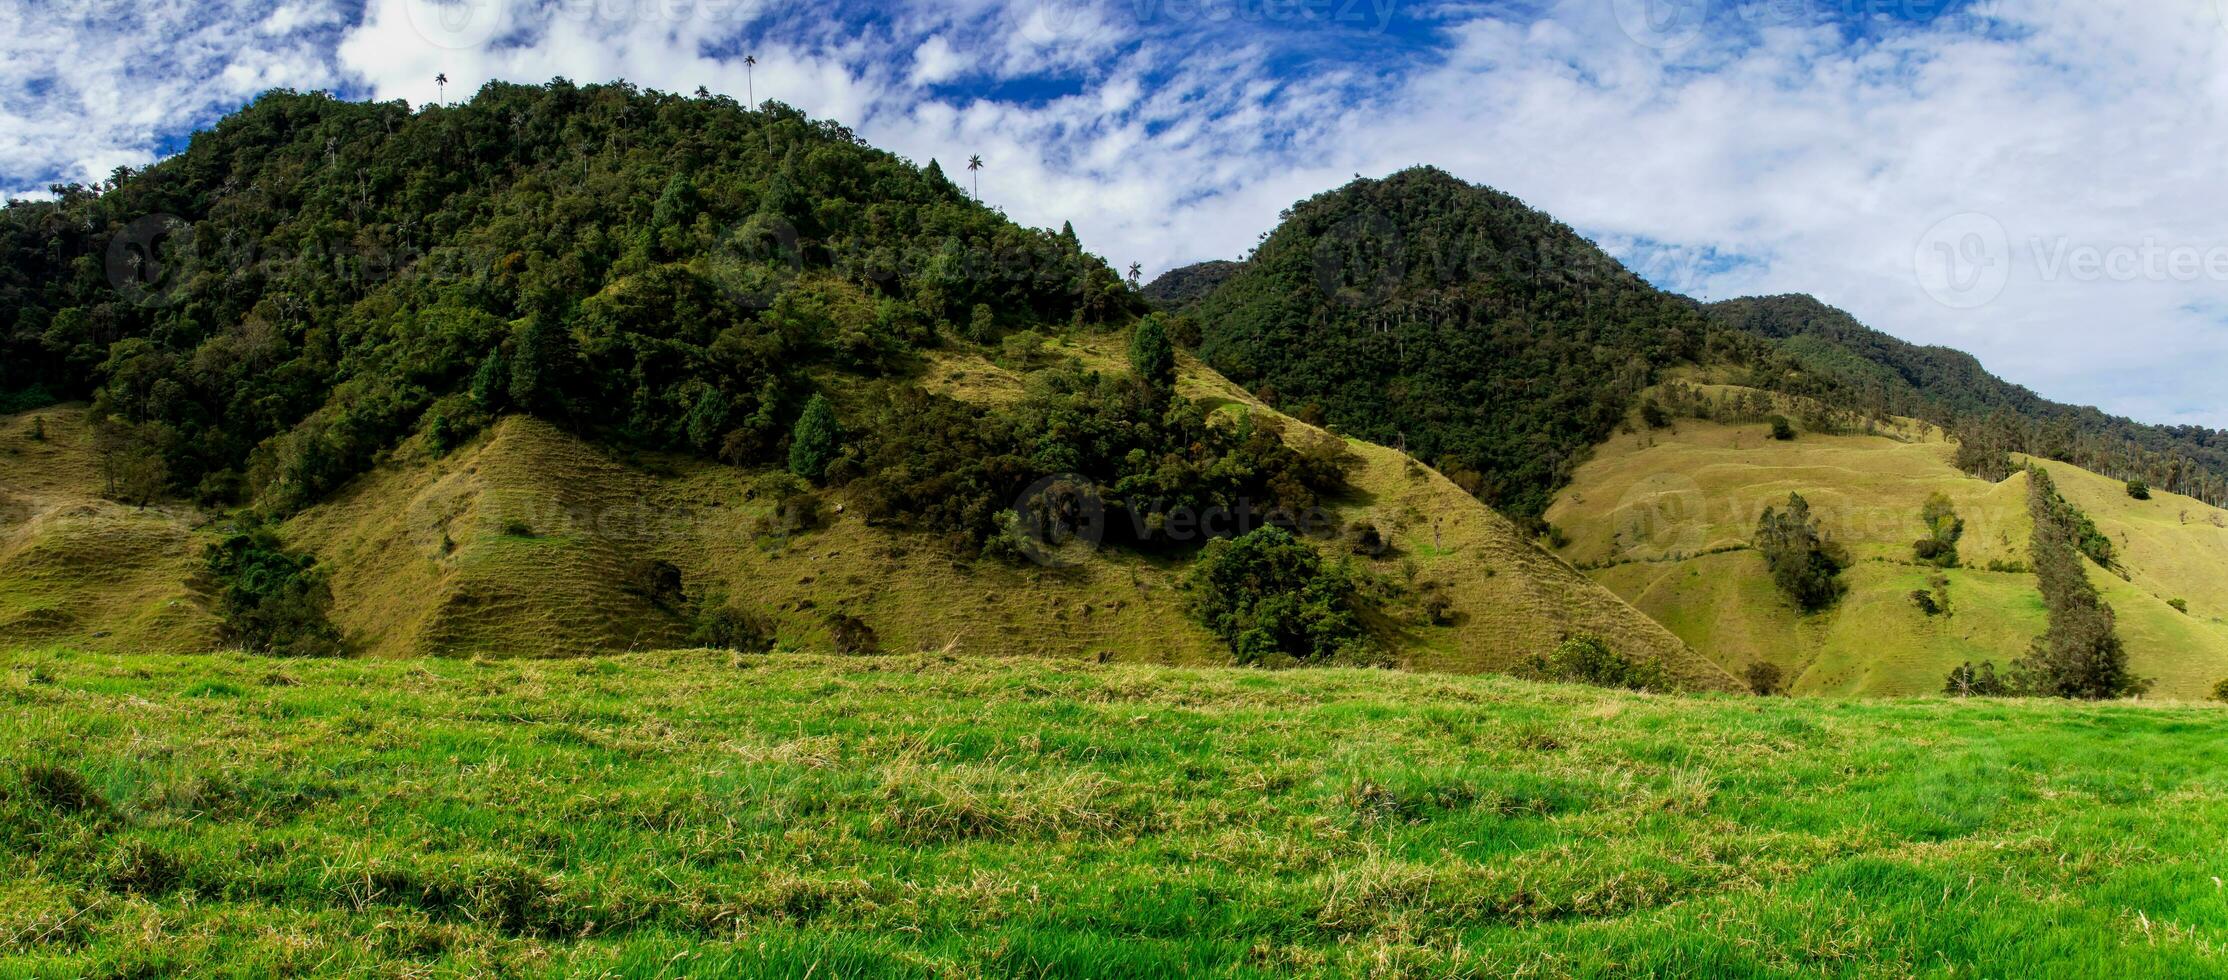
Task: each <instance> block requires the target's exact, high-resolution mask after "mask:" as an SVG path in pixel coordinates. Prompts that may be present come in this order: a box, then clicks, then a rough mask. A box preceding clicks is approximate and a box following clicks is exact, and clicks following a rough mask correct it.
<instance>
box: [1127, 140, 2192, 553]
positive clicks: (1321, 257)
mask: <svg viewBox="0 0 2228 980" xmlns="http://www.w3.org/2000/svg"><path fill="white" fill-rule="evenodd" d="M1147 294H1148V296H1149V297H1153V298H1154V299H1155V301H1156V302H1157V303H1159V304H1160V305H1162V306H1163V307H1164V308H1168V309H1173V310H1177V311H1180V312H1181V313H1182V314H1183V315H1184V316H1185V317H1186V318H1187V319H1188V321H1189V323H1188V324H1187V325H1186V327H1185V328H1184V329H1183V330H1182V331H1180V333H1181V334H1182V335H1184V336H1187V337H1188V336H1193V335H1196V339H1197V348H1198V351H1199V353H1200V355H1201V356H1202V357H1203V358H1205V359H1206V360H1207V361H1208V362H1209V363H1210V364H1213V365H1214V366H1215V367H1216V368H1217V369H1218V370H1220V371H1222V372H1224V373H1225V374H1227V375H1229V376H1230V377H1231V378H1232V379H1234V380H1237V381H1239V382H1240V383H1243V384H1246V385H1248V386H1250V387H1253V388H1255V389H1256V390H1257V391H1258V392H1259V393H1260V394H1262V395H1263V396H1264V397H1266V398H1268V399H1269V400H1271V401H1272V402H1274V403H1275V404H1278V405H1280V406H1282V407H1284V408H1285V409H1286V410H1288V411H1291V412H1294V413H1295V414H1297V415H1299V416H1301V417H1303V418H1309V419H1320V420H1322V421H1324V422H1326V423H1328V424H1330V425H1333V426H1336V427H1338V428H1340V429H1343V430H1345V431H1348V432H1352V433H1354V434H1356V435H1360V436H1362V437H1364V438H1369V439H1372V440H1377V441H1382V442H1387V443H1393V444H1400V445H1404V446H1406V447H1407V448H1408V449H1409V450H1410V451H1412V452H1414V453H1415V454H1417V455H1418V456H1419V457H1421V458H1424V459H1428V460H1431V461H1433V462H1435V463H1437V464H1438V465H1439V466H1440V467H1441V468H1442V469H1443V470H1445V471H1446V472H1448V473H1449V474H1450V475H1451V476H1453V477H1454V478H1455V479H1456V480H1457V482H1459V483H1461V484H1463V485H1464V486H1466V487H1470V488H1472V489H1473V490H1474V491H1475V492H1477V493H1478V494H1479V495H1480V496H1481V497H1483V498H1484V499H1485V500H1487V501H1488V502H1490V503H1493V504H1494V505H1495V506H1497V507H1500V508H1502V509H1504V510H1507V511H1509V512H1510V513H1512V514H1515V515H1518V516H1521V517H1525V518H1531V517H1536V516H1537V515H1539V514H1540V513H1542V512H1543V511H1544V510H1545V508H1546V506H1547V503H1548V501H1549V500H1551V499H1552V498H1553V495H1554V494H1555V492H1556V491H1557V490H1558V489H1560V488H1561V487H1562V486H1564V485H1565V484H1566V483H1567V482H1568V480H1569V477H1570V474H1571V472H1572V470H1573V469H1574V468H1575V467H1576V466H1577V465H1578V464H1580V463H1582V462H1583V461H1584V460H1585V458H1586V457H1587V455H1588V453H1589V452H1590V450H1591V447H1592V446H1593V445H1594V444H1596V443H1598V442H1599V441H1601V439H1602V438H1604V437H1605V436H1607V435H1608V434H1609V433H1610V432H1611V431H1612V430H1613V429H1615V428H1616V427H1617V426H1619V425H1620V424H1622V423H1623V422H1624V421H1625V418H1626V414H1627V413H1628V412H1629V411H1630V410H1631V409H1632V408H1633V407H1634V405H1635V404H1636V399H1637V397H1638V393H1639V392H1640V391H1642V390H1643V389H1645V388H1647V387H1649V386H1650V385H1652V384H1654V383H1655V382H1656V381H1657V380H1659V379H1660V378H1661V377H1662V376H1663V372H1664V371H1665V369H1667V368H1672V367H1676V366H1680V365H1686V366H1691V367H1696V368H1707V369H1709V370H1710V371H1712V372H1714V373H1716V374H1719V375H1721V376H1722V375H1725V374H1726V373H1727V372H1728V371H1730V372H1732V377H1733V378H1735V379H1736V380H1739V381H1740V382H1741V383H1743V384H1744V385H1747V386H1751V387H1755V388H1759V389H1764V390H1768V391H1774V392H1779V393H1783V394H1788V395H1795V396H1800V397H1803V398H1806V399H1812V400H1814V401H1815V402H1817V403H1821V404H1823V405H1825V406H1828V407H1829V408H1830V409H1831V410H1833V411H1836V412H1840V413H1845V414H1847V415H1848V416H1850V417H1851V418H1852V419H1855V418H1871V419H1873V420H1875V421H1877V422H1884V421H1886V419H1887V418H1888V416H1890V415H1901V416H1908V417H1914V418H1920V419H1924V420H1926V421H1929V422H1932V423H1934V424H1937V425H1941V426H1944V427H1947V428H1950V429H1953V430H1955V431H1957V432H1958V433H1959V434H1961V435H1962V436H1964V437H1965V439H1966V441H1967V442H1968V443H1972V444H1974V445H1975V446H1976V448H1977V451H1982V452H1985V453H1992V454H1994V456H1995V457H1996V458H1999V459H2000V458H2002V456H2003V455H2004V454H2006V453H2012V452H2019V453H2028V454H2031V455H2035V456H2040V457H2043V458H2046V459H2055V460H2063V461H2068V462H2075V463H2077V464H2079V465H2082V466H2084V467H2087V468H2089V469H2093V470H2096V471H2098V472H2103V473H2109V474H2112V475H2115V476H2120V477H2121V478H2123V479H2144V480H2147V481H2149V482H2150V483H2152V484H2154V485H2157V486H2160V487H2163V488H2165V489H2168V490H2172V491H2174V492H2178V493H2185V494H2188V495H2190V496H2192V497H2196V498H2198V499H2202V500H2206V501H2208V502H2212V503H2216V504H2228V433H2224V432H2220V431H2216V430H2211V429H2204V428H2198V427H2188V426H2181V427H2169V426H2155V425H2144V424H2141V423H2137V422H2134V421H2131V420H2128V419H2124V418H2117V417H2113V416H2109V415H2106V414H2105V413H2103V412H2100V411H2098V410H2096V409H2093V408H2080V407H2075V406H2069V405H2064V404H2060V403H2057V402H2052V401H2049V400H2047V399H2044V398H2042V397H2040V396H2038V395H2036V394H2035V393H2034V392H2031V391H2028V390H2027V389H2025V388H2021V387H2019V386H2017V385H2013V384H2010V383H2008V382H2005V381H2003V380H2001V379H1999V378H1996V377H1995V376H1993V375H1991V374H1989V373H1988V372H1987V370H1985V369H1984V368H1983V367H1982V366H1981V364H1980V362H1979V361H1978V360H1976V359H1974V358H1973V357H1972V356H1971V355H1968V354H1965V353H1962V352H1959V351H1954V350H1949V349H1946V348H1940V347H1920V346H1916V345H1913V344H1909V343H1906V342H1904V341H1900V340H1897V339H1895V338H1894V337H1891V336H1889V335H1887V334H1884V333H1881V332H1880V331H1877V330H1873V329H1871V328H1868V327H1866V326H1864V325H1863V324H1861V323H1858V322H1857V321H1856V320H1855V319H1854V318H1852V317H1850V316H1849V315H1848V314H1846V313H1844V312H1842V311H1840V310H1836V309H1833V308H1831V307H1828V306H1826V305H1824V304H1822V303H1820V302H1818V301H1817V300H1815V299H1812V298H1810V297H1807V296H1777V297H1764V298H1752V299H1738V300H1730V301H1726V302H1721V303H1716V304H1711V305H1708V306H1704V305H1702V304H1699V303H1697V302H1695V301H1693V300H1691V299H1689V298H1687V297H1684V296H1677V295H1674V294H1670V293H1666V292H1663V291H1661V290H1658V289H1655V288H1654V287H1652V286H1650V285H1648V284H1647V283H1646V282H1644V281H1642V280H1641V279H1640V278H1639V277H1638V276H1636V275H1634V274H1633V273H1631V272H1630V271H1629V270H1627V269H1626V268H1625V267H1624V266H1623V265H1621V264H1619V263H1618V262H1617V261H1616V260H1615V259H1613V258H1611V257H1610V256H1609V255H1607V254H1606V253H1604V252H1602V251H1601V250H1600V249H1599V248H1597V247H1595V246H1594V245H1593V243H1591V242H1589V241H1587V240H1586V239H1585V238H1583V237H1582V236H1580V235H1578V234H1577V233H1576V232H1574V231H1572V230H1571V229H1570V228H1569V227H1567V226H1565V225H1563V224H1561V223H1560V222H1557V221H1555V220H1554V219H1553V218H1551V217H1549V216H1547V215H1545V214H1543V213H1541V212H1539V211H1536V210H1533V209H1531V208H1529V207H1527V206H1525V205H1524V204H1523V203H1522V202H1521V201H1518V200H1517V199H1515V198H1512V197H1510V196H1508V195H1506V194H1502V193H1500V192H1497V191H1494V190H1491V189H1489V188H1485V187H1479V186H1474V185H1471V184H1467V183H1464V182H1462V181H1460V180H1458V179H1456V178H1454V177H1452V176H1449V175H1448V174H1446V173H1444V172H1441V171H1438V170H1435V169H1431V168H1428V167H1426V168H1417V169H1413V170H1408V171H1403V172H1401V173H1398V174H1394V175H1393V176H1391V177H1388V178H1386V179H1383V180H1359V181H1356V182H1354V183H1352V184H1349V185H1347V186H1346V187H1344V188H1341V189H1339V190H1337V191H1333V192H1331V193H1327V194H1323V195H1320V196H1318V197H1315V198H1312V199H1309V200H1307V201H1303V202H1301V203H1299V204H1298V205H1295V206H1294V207H1293V208H1292V210H1290V211H1289V212H1287V214H1286V215H1285V219H1284V221H1283V223H1282V224H1281V225H1280V226H1279V227H1278V228H1277V229H1276V230H1275V231H1274V232H1273V233H1271V234H1270V236H1269V237H1268V239H1267V240H1266V241H1265V242H1264V243H1263V244H1262V246H1261V248H1260V249H1259V251H1258V252H1257V253H1256V254H1255V255H1254V256H1253V257H1252V259H1251V260H1250V261H1248V262H1244V263H1228V262H1218V263H1208V264H1204V265H1201V266H1193V267H1188V268H1183V269H1176V270H1172V271H1171V272H1169V273H1167V274H1165V275H1163V276H1162V277H1161V278H1160V279H1159V280H1158V281H1156V282H1155V283H1154V284H1153V285H1152V286H1151V287H1149V288H1148V290H1147Z"/></svg>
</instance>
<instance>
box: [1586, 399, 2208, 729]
mask: <svg viewBox="0 0 2228 980" xmlns="http://www.w3.org/2000/svg"><path fill="white" fill-rule="evenodd" d="M1702 390H1705V391H1711V392H1716V393H1718V394H1720V395H1722V394H1726V393H1730V392H1733V391H1737V390H1738V389H1728V388H1723V387H1714V388H1713V387H1708V386H1705V387H1704V388H1703V389H1702ZM1778 407H1779V408H1781V409H1783V410H1784V411H1786V412H1787V413H1788V414H1791V415H1792V414H1799V413H1800V411H1801V407H1800V406H1799V405H1797V404H1795V403H1793V402H1790V401H1785V400H1783V401H1781V403H1780V404H1779V406H1778ZM1955 454H1956V446H1955V444H1954V443H1952V442H1949V441H1946V440H1945V438H1944V436H1943V435H1942V433H1941V432H1940V430H1938V429H1935V428H1933V427H1931V426H1927V425H1924V424H1923V423H1913V422H1909V421H1904V422H1902V423H1900V424H1898V425H1895V426H1890V427H1886V428H1881V429H1879V430H1878V432H1877V434H1873V435H1863V434H1854V433H1852V434H1845V435H1831V434H1818V433H1808V432H1806V433H1803V434H1801V435H1800V436H1799V437H1798V438H1796V439H1794V440H1791V441H1778V440H1774V439H1772V438H1771V437H1770V435H1769V433H1768V431H1767V427H1766V426H1765V425H1762V424H1729V423H1720V422H1712V421H1707V420H1701V419H1694V418H1680V419H1677V420H1676V421H1675V422H1674V423H1673V424H1671V425H1670V426H1668V427H1666V428H1663V429H1647V428H1646V427H1645V426H1641V427H1638V429H1637V430H1636V431H1634V432H1631V433H1628V434H1624V435H1620V436H1618V437H1616V438H1613V439H1611V440H1610V441H1608V442H1606V443H1604V444H1603V445H1601V446H1600V447H1598V448H1597V450H1596V451H1595V453H1594V455H1593V458H1592V459H1591V461H1589V462H1588V463H1587V464H1586V465H1584V466H1582V467H1580V468H1579V470H1578V472H1577V474H1576V476H1575V478H1574V480H1573V482H1572V485H1571V486H1570V488H1569V489H1568V490H1566V491H1565V492H1564V493H1563V494H1562V495H1561V496H1560V497H1559V498H1558V500H1557V501H1556V504H1555V506H1554V507H1553V508H1551V509H1550V510H1549V511H1548V514H1547V517H1548V520H1549V521H1550V522H1552V523H1553V524H1554V525H1555V526H1556V527H1557V528H1558V529H1560V530H1561V531H1562V533H1564V534H1565V535H1567V536H1568V539H1569V544H1568V545H1567V546H1566V547H1564V548H1562V549H1561V551H1560V553H1561V554H1562V555H1563V556H1564V557H1566V558H1568V559H1569V560H1571V561H1572V562H1574V563H1577V564H1578V565H1579V566H1580V567H1582V568H1586V569H1588V570H1589V574H1590V575H1592V577H1593V578H1594V579H1595V580H1596V581H1598V582H1601V583H1602V584H1603V585H1606V586H1608V587H1609V588H1610V589H1611V590H1612V591H1614V592H1616V593H1617V594H1618V595H1620V596H1623V597H1624V598H1625V599H1627V600H1628V601H1631V602H1632V603H1633V604H1634V605H1636V606H1638V607H1640V609H1641V610H1643V611H1645V612H1647V613H1648V614H1649V615H1650V616H1652V617H1654V618H1655V619H1656V620H1657V621H1659V622H1661V623H1663V624H1664V625H1665V626H1666V627H1668V628H1670V629H1671V631H1672V632H1674V633H1677V634H1678V635H1679V637H1680V638H1681V639H1683V640H1685V641H1686V642H1687V643H1688V644H1690V645H1692V646H1693V647H1694V648H1695V649H1696V650H1699V651H1702V652H1703V653H1704V654H1705V655H1707V656H1709V657H1711V658H1712V659H1714V660H1716V661H1718V662H1719V663H1720V664H1722V665H1724V666H1725V667H1727V668H1728V669H1729V670H1732V671H1734V672H1736V673H1737V672H1740V671H1741V670H1743V669H1745V668H1746V666H1747V665H1748V664H1751V663H1755V662H1758V661H1764V662H1769V663H1772V664H1775V665H1777V666H1779V667H1781V668H1782V669H1784V670H1785V671H1786V673H1787V676H1788V677H1789V678H1791V679H1792V682H1793V686H1794V690H1796V691H1797V692H1801V693H1814V694H1838V695H1885V696H1898V695H1914V694H1929V693H1935V692H1938V691H1940V690H1941V687H1942V683H1943V678H1944V677H1945V676H1946V675H1947V674H1948V672H1949V671H1950V670H1951V669H1952V668H1955V667H1957V666H1958V665H1959V664H1962V663H1965V662H1968V661H1970V662H1975V663H1978V662H1983V661H1993V662H1995V663H1996V664H1998V665H1999V666H2001V665H2007V664H2009V663H2010V662H2012V661H2013V660H2016V659H2018V658H2019V657H2020V656H2022V655H2023V654H2024V653H2025V652H2026V649H2027V647H2028V645H2029V644H2030V643H2031V642H2032V641H2033V640H2034V639H2035V638H2036V637H2038V636H2040V635H2042V632H2043V630H2044V626H2045V623H2044V612H2043V605H2042V602H2041V599H2040V597H2039V596H2038V595H2037V592H2036V582H2035V578H2034V576H2033V575H2031V574H2028V573H2027V571H2026V567H2025V566H2026V565H2027V563H2028V541H2029V537H2030V536H2031V535H2032V533H2033V520H2032V518H2031V517H2030V516H2029V514H2028V511H2027V490H2026V479H2025V477H2024V476H2023V475H2015V476H2013V477H2012V478H2011V479H2009V480H2006V481H2004V482H2003V483H2000V484H1999V483H1990V482H1987V481H1985V480H1980V479H1975V478H1973V477H1971V476H1969V475H1967V474H1965V473H1963V472H1961V471H1959V470H1958V469H1957V468H1956V467H1955V466H1954V465H1953V457H1954V456H1955ZM2035 462H2038V463H2039V464H2040V465H2044V466H2047V467H2048V468H2049V470H2050V471H2051V473H2052V474H2053V475H2054V476H2056V477H2057V480H2058V482H2059V484H2060V485H2061V487H2062V488H2063V489H2062V492H2064V493H2065V494H2066V495H2067V497H2068V499H2070V500H2072V501H2074V503H2075V504H2076V505H2077V506H2079V507H2081V508H2082V509H2083V511H2085V512H2086V513H2087V514H2088V515H2089V516H2090V517H2091V518H2092V519H2093V520H2095V521H2096V523H2097V525H2098V527H2099V528H2100V529H2102V530H2103V531H2104V533H2105V534H2107V535H2108V536H2110V537H2112V538H2113V540H2114V541H2115V542H2116V543H2117V544H2119V545H2120V548H2119V551H2120V559H2119V560H2120V563H2121V565H2122V570H2123V571H2125V572H2126V573H2127V574H2128V580H2127V581H2122V580H2121V579H2120V578H2118V577H2117V576H2115V575H2113V574H2111V573H2108V572H2106V571H2104V570H2102V569H2096V568H2092V569H2091V572H2090V579H2091V580H2092V581H2093V582H2094V583H2095V584H2096V585H2097V586H2098V587H2099V588H2100V589H2102V590H2103V592H2104V596H2105V599H2106V601H2107V602H2108V603H2109V604H2110V605H2111V606H2112V607H2113V609H2114V610H2115V611H2116V612H2117V613H2118V614H2119V622H2120V632H2121V635H2122V637H2123V638H2124V639H2125V640H2126V642H2127V645H2128V649H2129V653H2130V657H2131V660H2132V663H2133V666H2134V669H2135V672H2136V673H2137V674H2138V675H2139V676H2142V677H2147V678H2154V679H2156V680H2157V682H2158V683H2157V687H2156V689H2155V692H2154V693H2155V694H2157V695H2159V696H2163V697H2169V698H2181V699H2190V700H2195V699H2200V698H2204V697H2206V696H2208V695H2209V694H2210V692H2211V691H2212V688H2213V686H2214V685H2215V684H2216V683H2218V682H2219V681H2221V680H2222V679H2224V678H2228V622H2224V621H2223V619H2222V618H2221V614H2220V613H2219V612H2217V611H2216V612H2212V613H2208V612H2207V611H2206V610H2207V609H2208V608H2211V609H2214V610H2218V609H2219V608H2220V607H2219V606H2218V605H2209V604H2211V603H2217V602H2219V601H2220V600H2219V598H2218V597H2219V595H2220V591H2219V590H2220V589H2221V588H2222V586H2221V584H2220V583H2221V581H2222V576H2221V575H2220V574H2219V570H2220V569H2223V568H2228V550H2224V549H2228V529H2224V528H2223V527H2221V526H2219V524H2216V523H2215V522H2216V521H2218V522H2220V524H2228V512H2222V511H2220V510H2217V509H2215V508H2211V507H2208V506H2205V505H2203V504H2201V503H2198V502H2197V501H2195V500H2192V499H2189V498H2186V497H2180V496H2177V495H2173V494H2165V493H2160V494H2156V495H2154V497H2153V499H2151V500H2149V501H2137V500H2134V499H2131V498H2130V497H2129V495H2128V493H2127V491H2126V486H2125V484H2124V483H2121V482H2119V481H2114V480H2108V479H2106V478H2103V477H2100V476H2097V475H2096V474H2093V473H2089V472H2087V471H2084V470H2081V469H2079V468H2078V467H2074V466H2071V465H2069V464H2064V463H2054V462H2048V461H2035ZM1790 493H1799V494H1801V495H1802V496H1803V497H1804V498H1805V499H1807V500H1808V501H1810V503H1811V505H1812V506H1813V508H1814V509H1815V512H1816V513H1817V514H1818V515H1819V519H1820V522H1821V524H1822V525H1823V527H1824V528H1825V529H1826V530H1827V531H1828V533H1830V534H1831V535H1832V536H1833V537H1834V538H1835V539H1836V540H1837V541H1839V542H1840V543H1841V544H1843V545H1844V546H1845V547H1846V548H1847V549H1848V551H1849V552H1850V556H1851V558H1853V559H1854V560H1855V563H1854V564H1853V566H1852V567H1851V568H1850V570H1849V571H1848V572H1847V574H1846V575H1845V576H1844V577H1845V580H1846V582H1847V584H1848V586H1849V592H1848V595H1847V597H1846V598H1844V599H1843V601H1842V602H1841V603H1840V604H1838V606H1837V607H1835V608H1834V609H1831V610H1828V611H1826V612H1823V613H1819V614H1814V615H1809V616H1805V615H1802V614H1800V613H1799V612H1798V611H1797V610H1796V609H1795V608H1794V606H1793V604H1792V603H1790V602H1789V601H1788V600H1787V599H1786V597H1784V596H1783V595H1781V594H1780V593H1779V592H1778V591H1777V590H1776V589H1775V588H1774V587H1773V585H1772V582H1771V579H1770V577H1769V575H1768V574H1767V573H1766V570H1765V568H1764V565H1763V562H1762V559H1761V558H1760V557H1759V556H1758V555H1757V554H1756V553H1754V552H1752V551H1748V550H1745V549H1746V547H1747V544H1748V541H1749V539H1750V537H1751V536H1752V535H1753V534H1754V532H1755V528H1756V522H1757V519H1758V517H1759V516H1760V515H1761V514H1762V513H1763V511H1764V509H1765V508H1766V507H1770V506H1774V505H1779V504H1783V503H1784V502H1785V501H1786V499H1787V496H1788V495H1789V494H1790ZM1935 494H1941V495H1944V496H1946V497H1947V498H1948V499H1949V500H1950V501H1951V502H1952V503H1953V504H1954V506H1955V509H1956V512H1957V515H1958V516H1959V517H1960V518H1961V519H1962V520H1963V521H1964V522H1965V532H1964V536H1963V538H1962V539H1961V540H1960V542H1959V545H1958V548H1959V552H1960V556H1961V558H1962V565H1963V567H1961V568H1956V569H1949V570H1938V569H1935V568H1932V567H1929V566H1923V565H1920V564H1918V563H1917V562H1916V561H1915V558H1914V554H1913V549H1912V543H1913V542H1914V541H1916V540H1918V539H1919V538H1921V537H1924V536H1925V535H1926V526H1925V524H1924V523H1923V521H1922V520H1921V517H1920V512H1921V510H1922V508H1923V507H1924V506H1925V504H1926V502H1927V499H1928V498H1929V497H1930V496H1933V495H1935ZM1991 569H2017V571H1996V570H1991ZM1936 576H1940V577H1942V578H1944V579H1946V580H1947V583H1948V589H1947V595H1948V598H1949V600H1950V603H1951V609H1950V612H1949V614H1948V615H1946V616H1929V615H1927V614H1926V613H1925V612H1923V611H1922V610H1921V609H1920V608H1918V607H1917V606H1916V605H1915V604H1914V603H1913V602H1912V601H1911V599H1910V595H1911V593H1912V592H1914V591H1917V590H1922V589H1923V590H1929V591H1931V590H1934V589H1935V583H1934V581H1933V580H1934V578H1935V577H1936ZM2172 599H2182V600H2184V601H2185V603H2186V604H2187V605H2188V606H2189V610H2190V611H2189V613H2188V614H2184V613H2182V612H2180V611H2177V610H2176V609H2174V608H2173V607H2172V606H2171V605H2169V604H2168V602H2169V600H2172Z"/></svg>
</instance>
